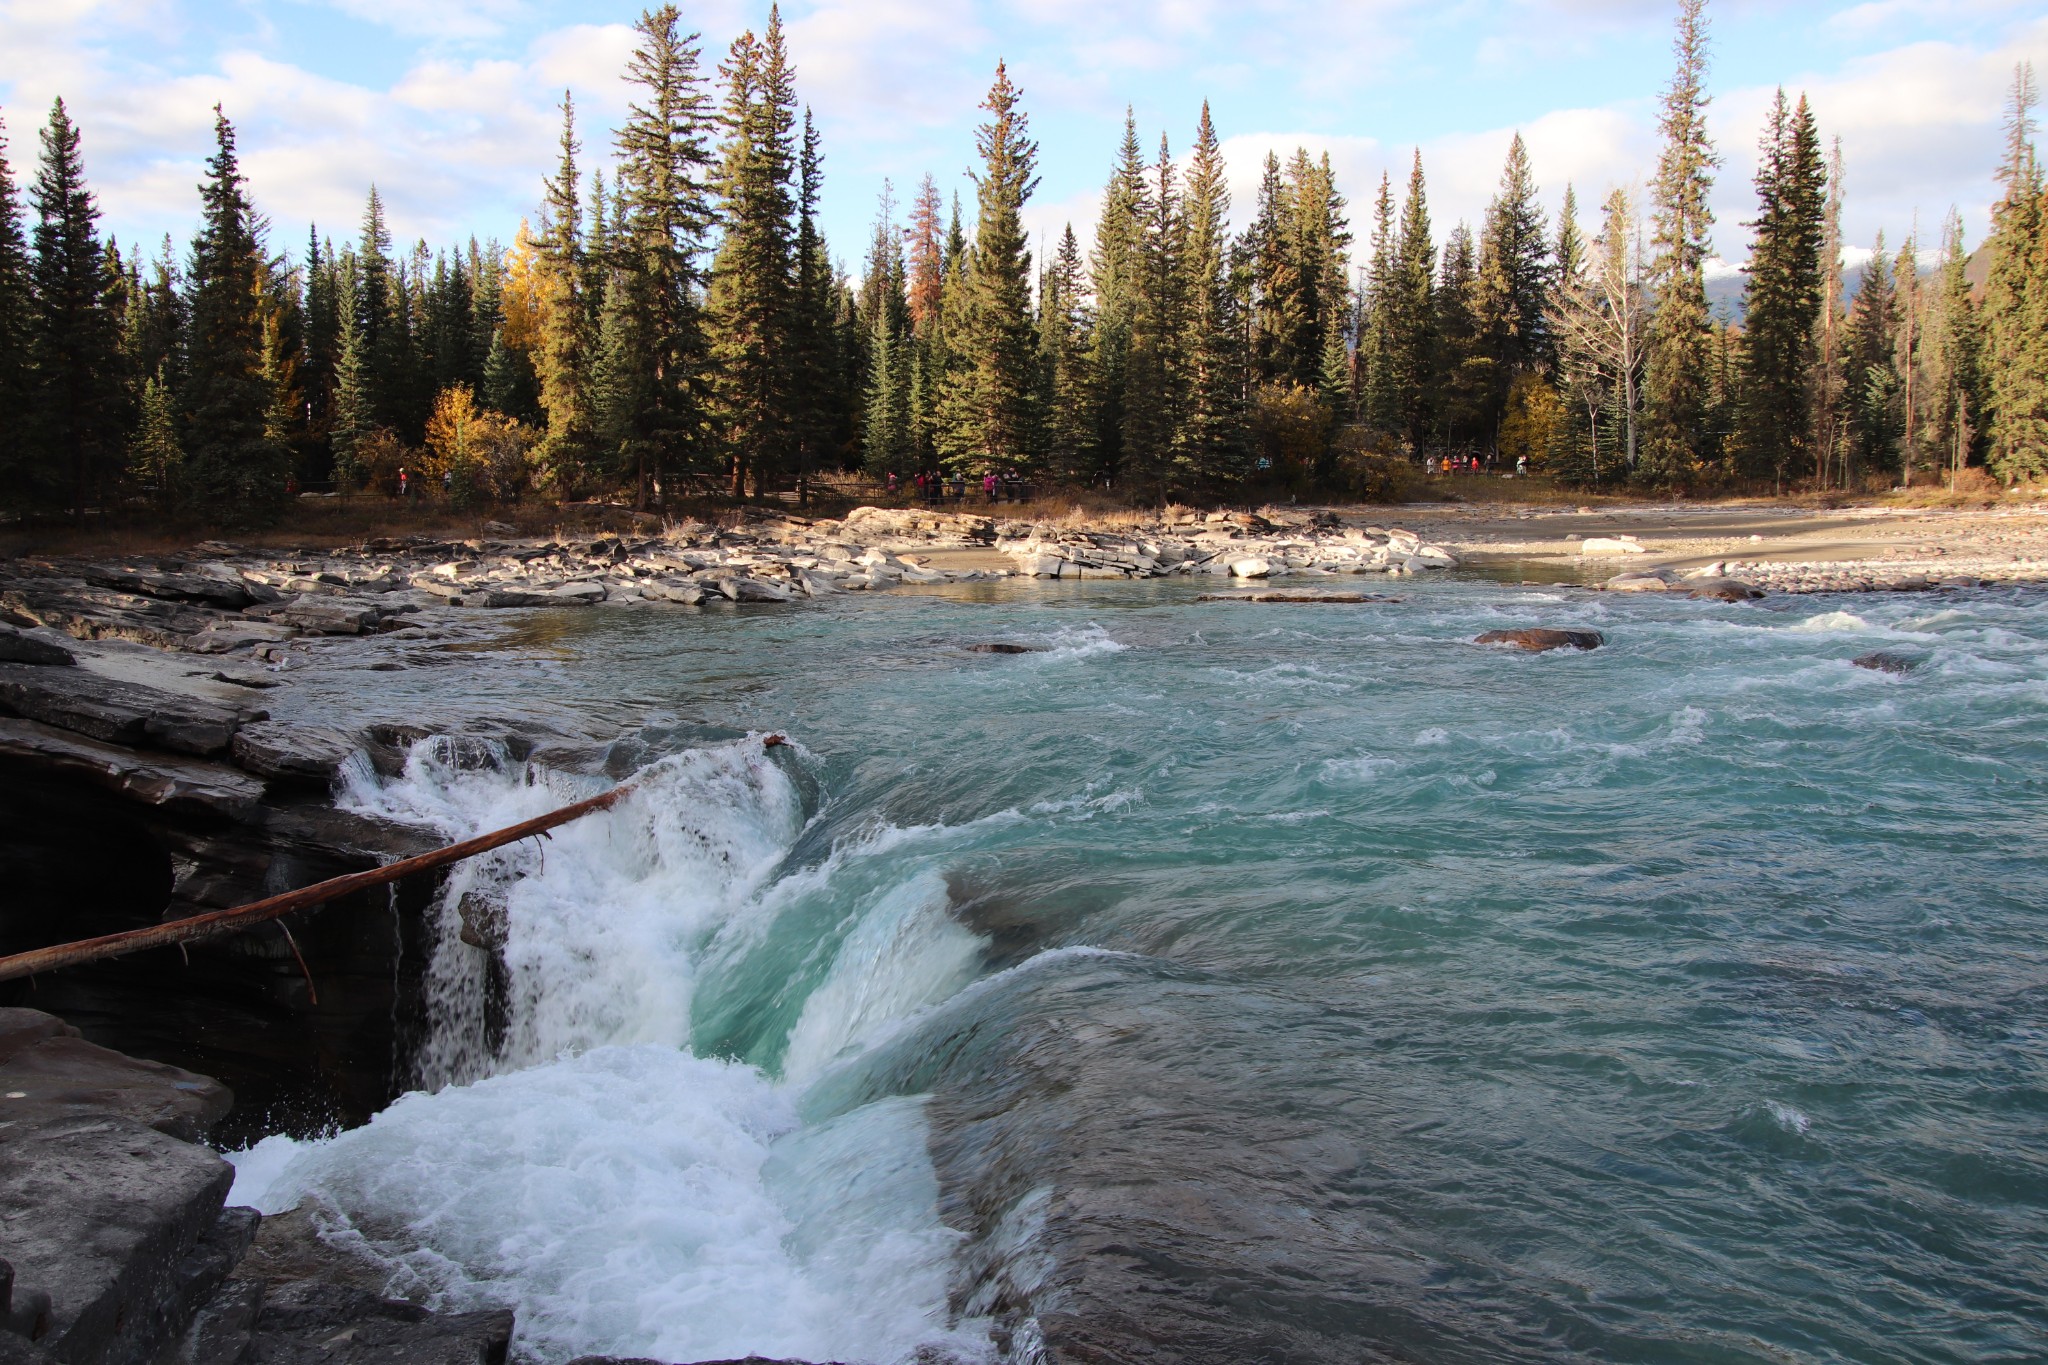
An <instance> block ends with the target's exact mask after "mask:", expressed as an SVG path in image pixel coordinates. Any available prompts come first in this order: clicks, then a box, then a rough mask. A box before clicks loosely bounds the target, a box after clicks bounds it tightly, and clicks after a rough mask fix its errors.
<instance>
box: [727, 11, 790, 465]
mask: <svg viewBox="0 0 2048 1365" xmlns="http://www.w3.org/2000/svg"><path fill="white" fill-rule="evenodd" d="M719 70H720V72H721V73H722V74H723V75H724V77H725V82H726V128H727V137H726V143H725V157H724V165H723V169H722V172H721V177H720V182H719V192H720V194H721V196H722V197H723V199H724V203H725V238H724V240H723V242H722V243H721V244H720V246H719V249H718V255H717V258H716V260H715V261H714V262H713V265H712V282H711V337H712V344H711V355H712V371H713V374H714V376H715V378H714V381H713V382H714V391H715V393H716V422H717V425H718V427H719V430H720V434H721V435H722V437H723V439H724V444H725V448H726V451H727V456H728V459H729V461H730V469H731V473H732V487H733V495H734V496H735V497H738V496H742V495H743V494H744V492H745V488H746V482H747V480H748V479H749V478H750V477H751V479H752V480H753V488H754V493H755V495H756V496H759V495H761V494H763V493H764V492H766V491H767V487H768V484H769V482H770V481H771V480H772V479H773V478H774V476H775V474H776V472H777V470H778V468H779V465H780V462H781V457H782V455H783V453H784V452H785V451H786V450H787V448H788V446H789V443H790V434H791V432H790V420H789V419H790V412H789V407H790V403H789V393H790V388H791V382H792V369H791V365H790V361H791V338H792V335H793V333H794V330H795V326H796V312H797V308H796V305H797V300H796V292H795V287H794V286H795V278H794V277H795V271H794V269H793V267H794V264H795V261H794V256H795V231H794V227H795V225H794V222H793V219H794V217H795V210H796V203H795V195H794V181H795V176H796V170H797V149H796V146H795V142H794V129H795V121H796V96H795V90H794V84H793V82H794V72H793V71H792V70H791V68H790V66H789V61H788V53H787V50H786V47H785V45H784V42H783V36H782V24H781V19H780V15H779V12H778V11H777V10H775V9H773V8H771V9H770V10H769V16H768V28H767V32H766V36H765V37H764V38H761V39H756V38H755V37H754V35H753V34H752V33H751V32H748V33H745V34H742V35H741V36H740V37H739V38H738V39H737V40H735V41H734V43H733V45H732V50H731V53H730V55H729V56H728V58H727V60H726V62H725V63H724V64H723V65H722V66H720V68H719Z"/></svg>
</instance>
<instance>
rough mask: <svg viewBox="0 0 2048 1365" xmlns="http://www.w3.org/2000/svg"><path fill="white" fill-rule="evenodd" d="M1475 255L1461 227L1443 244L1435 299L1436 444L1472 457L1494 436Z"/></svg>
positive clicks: (1466, 230)
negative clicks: (1436, 368) (1488, 406)
mask: <svg viewBox="0 0 2048 1365" xmlns="http://www.w3.org/2000/svg"><path fill="white" fill-rule="evenodd" d="M1478 301H1479V251H1478V248H1477V247H1476V246H1475V244H1474V243H1473V240H1472V229H1471V228H1470V227H1468V226H1467V225H1466V224H1464V223H1459V224H1458V225H1457V226H1456V227H1454V228H1452V229H1451V231H1450V234H1449V235H1448V236H1446V237H1445V238H1444V250H1443V267H1442V269H1441V270H1440V271H1439V272H1438V275H1437V286H1436V294H1435V304H1436V329H1435V331H1436V341H1437V346H1438V348H1439V350H1438V362H1437V363H1438V367H1439V368H1438V371H1437V374H1438V392H1437V398H1436V419H1437V425H1436V432H1437V442H1438V444H1440V445H1442V446H1444V447H1446V448H1448V449H1451V450H1456V451H1459V452H1461V453H1467V454H1469V453H1472V452H1474V451H1476V450H1477V449H1478V448H1479V447H1480V446H1481V445H1482V444H1484V443H1485V442H1486V441H1487V440H1488V439H1490V438H1491V436H1492V434H1493V433H1492V430H1491V428H1490V427H1489V425H1488V423H1489V419H1490V417H1491V414H1490V413H1489V411H1488V408H1487V404H1488V401H1489V399H1490V397H1491V395H1492V391H1493V380H1494V366H1493V362H1492V358H1491V357H1489V356H1487V355H1486V354H1485V353H1484V352H1483V351H1482V350H1481V349H1480V336H1479V310H1478Z"/></svg>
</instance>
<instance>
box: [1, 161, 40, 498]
mask: <svg viewBox="0 0 2048 1365" xmlns="http://www.w3.org/2000/svg"><path fill="white" fill-rule="evenodd" d="M29 268H30V263H29V253H28V239H27V238H26V236H24V234H23V232H22V224H21V199H20V196H19V194H18V193H17V191H16V188H15V183H14V171H13V168H12V167H11V166H10V165H9V164H8V161H7V136H6V125H5V123H0V501H5V502H7V503H9V504H10V505H13V506H16V507H20V506H25V505H27V502H28V500H29V495H30V492H31V490H32V489H33V488H34V485H35V482H36V480H35V478H34V472H35V471H34V470H33V468H32V467H31V459H30V443H29V441H28V439H27V437H28V425H29V415H30V411H31V403H32V401H33V398H34V391H33V388H32V378H31V376H32V372H31V370H30V369H29V356H30V346H31V342H32V337H33V335H34V333H33V325H34V319H33V314H32V311H31V310H32V308H33V304H34V299H33V295H32V293H31V290H30V274H29Z"/></svg>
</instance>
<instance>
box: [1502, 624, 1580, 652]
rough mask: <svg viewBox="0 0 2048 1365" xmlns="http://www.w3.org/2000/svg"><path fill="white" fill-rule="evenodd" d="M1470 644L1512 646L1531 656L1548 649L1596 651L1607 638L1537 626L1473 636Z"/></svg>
mask: <svg viewBox="0 0 2048 1365" xmlns="http://www.w3.org/2000/svg"><path fill="white" fill-rule="evenodd" d="M1472 643H1474V644H1477V645H1513V646H1514V647H1515V648H1517V649H1526V650H1528V651H1529V652H1531V653H1532V654H1541V653H1542V652H1544V651H1545V650H1550V649H1598V648H1600V646H1602V645H1604V644H1606V643H1607V637H1606V636H1605V635H1602V634H1601V633H1600V632H1599V631H1597V630H1552V629H1550V628H1548V627H1543V626H1539V627H1532V628H1529V629H1524V630H1489V631H1487V632H1486V633H1485V634H1484V635H1475V636H1473V637H1472Z"/></svg>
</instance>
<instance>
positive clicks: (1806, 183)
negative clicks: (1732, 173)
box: [1736, 89, 1827, 484]
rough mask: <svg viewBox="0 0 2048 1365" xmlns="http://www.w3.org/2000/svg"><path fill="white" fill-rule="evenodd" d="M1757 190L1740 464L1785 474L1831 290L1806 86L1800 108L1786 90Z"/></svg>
mask: <svg viewBox="0 0 2048 1365" xmlns="http://www.w3.org/2000/svg"><path fill="white" fill-rule="evenodd" d="M1756 193H1757V216H1756V218H1755V219H1754V220H1753V221H1751V222H1750V223H1749V226H1750V227H1751V228H1754V229H1755V231H1756V239H1755V242H1754V244H1753V245H1752V246H1751V248H1750V253H1749V294H1748V300H1747V306H1746V308H1745V316H1744V336H1743V348H1742V394H1743V401H1742V412H1741V417H1740V426H1739V431H1740V437H1739V440H1738V442H1737V464H1736V468H1737V470H1738V472H1740V473H1742V474H1744V475H1746V476H1748V477H1750V478H1763V477H1766V476H1768V477H1770V478H1771V479H1773V480H1774V481H1776V482H1777V483H1779V484H1782V483H1783V482H1784V479H1785V475H1786V472H1787V470H1789V469H1790V468H1792V467H1793V465H1794V462H1795V461H1798V460H1799V459H1800V458H1801V457H1802V455H1803V454H1804V452H1805V449H1806V447H1807V445H1808V442H1809V439H1810V436H1811V433H1812V430H1813V428H1812V424H1811V422H1810V421H1809V419H1808V413H1809V410H1810V408H1811V405H1812V391H1811V386H1812V376H1813V369H1814V361H1815V354H1814V328H1815V324H1816V322H1817V321H1818V320H1819V317H1820V310H1821V302H1822V292H1823V281H1822V272H1821V250H1822V247H1823V242H1824V238H1825V236H1826V231H1825V228H1826V216H1827V202H1826V200H1827V169H1826V167H1825V166H1824V165H1823V164H1822V162H1821V154H1820V133H1819V130H1818V129H1817V128H1816V127H1815V124H1814V118H1813V111H1812V110H1811V109H1810V108H1809V107H1808V106H1807V103H1806V98H1805V97H1804V96H1801V97H1800V100H1799V105H1798V108H1797V109H1796V110H1794V109H1792V108H1791V107H1790V106H1788V104H1787V103H1786V100H1785V92H1784V91H1783V90H1782V89H1781V90H1779V91H1778V95H1777V99H1776V101H1775V102H1774V103H1773V105H1772V107H1771V121H1770V123H1769V124H1768V125H1767V126H1766V128H1765V131H1764V138H1763V145H1762V146H1761V147H1760V148H1759V149H1758V157H1757V172H1756Z"/></svg>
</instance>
